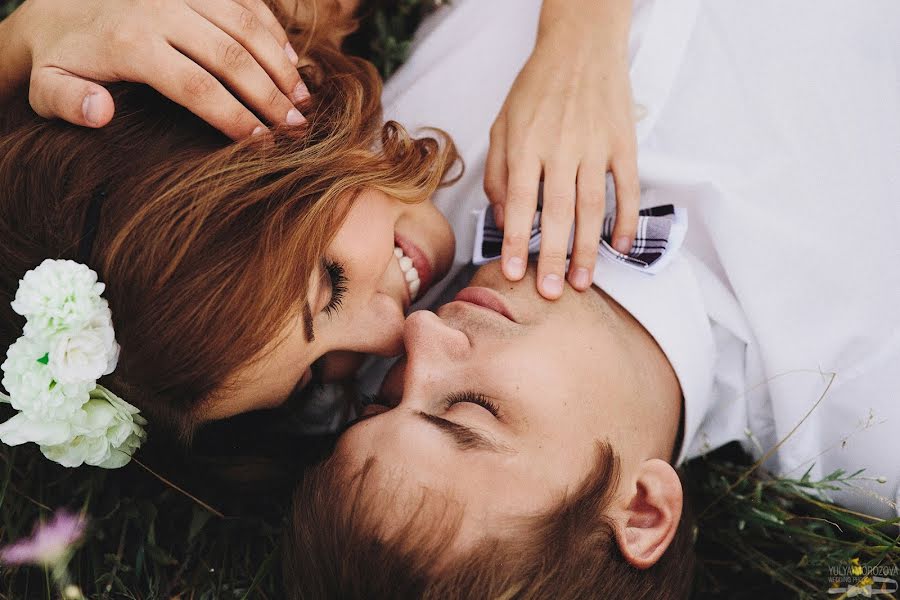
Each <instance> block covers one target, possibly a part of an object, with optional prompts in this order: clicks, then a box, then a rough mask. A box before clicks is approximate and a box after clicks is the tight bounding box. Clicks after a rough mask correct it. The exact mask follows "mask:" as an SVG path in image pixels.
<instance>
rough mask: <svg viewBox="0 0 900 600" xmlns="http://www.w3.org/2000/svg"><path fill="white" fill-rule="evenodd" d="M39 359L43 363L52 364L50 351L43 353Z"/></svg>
mask: <svg viewBox="0 0 900 600" xmlns="http://www.w3.org/2000/svg"><path fill="white" fill-rule="evenodd" d="M37 361H38V362H39V363H41V364H42V365H47V364H50V353H49V352H48V353H47V354H45V355H43V356H42V357H40V358H39V359H37Z"/></svg>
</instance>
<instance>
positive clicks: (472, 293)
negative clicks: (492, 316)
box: [454, 287, 517, 323]
mask: <svg viewBox="0 0 900 600" xmlns="http://www.w3.org/2000/svg"><path fill="white" fill-rule="evenodd" d="M454 300H455V301H457V302H468V303H469V304H474V305H476V306H480V307H482V308H486V309H488V310H492V311H494V312H495V313H499V314H500V315H502V316H504V317H506V318H507V319H509V320H510V321H512V322H513V323H516V322H517V321H516V320H515V319H514V318H513V316H512V311H510V310H509V307H508V306H507V305H506V302H505V301H504V299H503V296H501V295H500V294H498V293H497V292H495V291H494V290H492V289H490V288H486V287H467V288H466V289H464V290H462V291H460V292H459V293H458V294H456V297H455V298H454Z"/></svg>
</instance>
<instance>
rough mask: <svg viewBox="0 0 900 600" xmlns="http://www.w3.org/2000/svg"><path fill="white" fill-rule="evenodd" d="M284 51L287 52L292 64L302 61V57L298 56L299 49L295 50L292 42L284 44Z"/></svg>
mask: <svg viewBox="0 0 900 600" xmlns="http://www.w3.org/2000/svg"><path fill="white" fill-rule="evenodd" d="M284 53H285V54H287V57H288V60H289V61H291V64H292V65H294V66H296V65H297V63H299V62H300V57H299V56H297V51H296V50H294V47H293V46H291V43H290V42H288V43H286V44H285V45H284Z"/></svg>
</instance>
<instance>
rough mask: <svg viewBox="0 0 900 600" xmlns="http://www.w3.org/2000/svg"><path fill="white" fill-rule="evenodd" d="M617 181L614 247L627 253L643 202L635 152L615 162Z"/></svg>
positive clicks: (614, 175)
mask: <svg viewBox="0 0 900 600" xmlns="http://www.w3.org/2000/svg"><path fill="white" fill-rule="evenodd" d="M612 171H613V177H614V178H615V181H616V223H615V225H614V226H613V232H612V240H613V248H615V249H616V250H618V251H619V252H621V253H622V254H627V253H628V252H630V251H631V246H632V244H633V243H634V236H635V234H637V224H638V211H639V210H640V203H641V185H640V182H639V180H638V173H637V165H636V161H635V159H634V154H632V155H631V156H630V157H628V158H622V159H619V160H616V161H614V162H613V165H612Z"/></svg>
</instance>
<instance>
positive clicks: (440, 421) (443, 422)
mask: <svg viewBox="0 0 900 600" xmlns="http://www.w3.org/2000/svg"><path fill="white" fill-rule="evenodd" d="M415 414H416V416H418V417H420V418H421V419H423V420H424V421H425V422H426V423H430V424H431V425H434V426H435V427H437V428H438V429H440V430H441V431H442V432H444V433H445V434H447V435H448V436H450V437H451V438H453V441H454V442H456V445H457V446H458V447H459V449H460V450H487V451H489V452H510V451H511V450H510V449H509V448H508V447H506V446H503V445H500V444H497V443H496V442H495V441H494V440H492V439H490V438H489V437H487V436H486V435H484V434H483V433H481V432H480V431H478V430H476V429H472V428H471V427H467V426H465V425H461V424H459V423H454V422H453V421H448V420H447V419H445V418H443V417H439V416H437V415H432V414H429V413H427V412H422V411H418V410H417V411H416V413H415Z"/></svg>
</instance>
